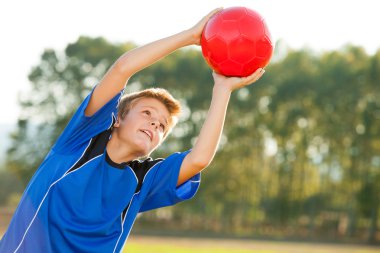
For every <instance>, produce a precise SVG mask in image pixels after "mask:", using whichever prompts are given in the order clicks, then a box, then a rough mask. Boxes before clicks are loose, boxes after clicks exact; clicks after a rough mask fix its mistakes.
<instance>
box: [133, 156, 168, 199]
mask: <svg viewBox="0 0 380 253" xmlns="http://www.w3.org/2000/svg"><path fill="white" fill-rule="evenodd" d="M162 160H163V159H155V160H153V159H152V158H150V157H149V158H147V159H145V160H143V161H140V160H133V161H131V162H129V163H128V165H129V166H130V167H131V168H132V170H133V172H134V173H135V175H136V177H137V179H138V184H137V187H136V191H135V192H139V191H140V190H141V187H142V184H143V181H144V177H145V175H146V174H147V173H148V172H149V170H150V169H151V168H153V166H154V165H155V164H156V163H158V162H160V161H162Z"/></svg>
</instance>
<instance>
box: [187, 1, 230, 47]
mask: <svg viewBox="0 0 380 253" xmlns="http://www.w3.org/2000/svg"><path fill="white" fill-rule="evenodd" d="M222 9H223V8H216V9H214V10H212V11H211V12H210V13H209V14H207V15H206V16H204V17H203V18H202V19H201V20H200V21H199V22H198V23H197V24H196V25H194V26H193V27H192V28H190V29H189V31H190V33H191V35H192V37H193V39H194V44H195V45H200V41H201V35H202V32H203V29H204V27H205V25H206V24H207V22H208V20H209V19H210V18H211V17H212V16H213V15H215V14H216V13H218V12H219V11H221V10H222Z"/></svg>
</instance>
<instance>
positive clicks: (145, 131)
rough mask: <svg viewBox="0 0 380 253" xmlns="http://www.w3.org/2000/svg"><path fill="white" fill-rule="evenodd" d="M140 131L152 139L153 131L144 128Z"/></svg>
mask: <svg viewBox="0 0 380 253" xmlns="http://www.w3.org/2000/svg"><path fill="white" fill-rule="evenodd" d="M141 132H143V133H144V134H146V135H147V136H148V137H149V139H150V141H152V139H153V133H152V132H151V131H149V130H145V129H144V130H141Z"/></svg>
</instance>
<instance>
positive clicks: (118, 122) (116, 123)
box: [113, 115, 120, 127]
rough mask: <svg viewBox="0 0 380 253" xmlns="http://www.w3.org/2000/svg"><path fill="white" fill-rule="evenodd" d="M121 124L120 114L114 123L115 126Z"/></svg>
mask: <svg viewBox="0 0 380 253" xmlns="http://www.w3.org/2000/svg"><path fill="white" fill-rule="evenodd" d="M119 126H120V116H119V115H117V118H116V122H115V124H114V125H113V127H119Z"/></svg>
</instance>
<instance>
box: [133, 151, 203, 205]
mask: <svg viewBox="0 0 380 253" xmlns="http://www.w3.org/2000/svg"><path fill="white" fill-rule="evenodd" d="M189 152H190V151H186V152H182V153H174V154H172V155H170V156H169V157H167V158H166V159H164V160H163V161H161V162H159V163H157V164H156V165H155V168H153V169H155V170H154V171H153V173H154V177H153V180H152V182H151V183H150V184H151V185H150V189H149V192H148V194H147V196H146V198H145V199H144V201H143V203H142V206H141V208H140V212H145V211H148V210H152V209H155V208H160V207H164V206H171V205H174V204H177V203H178V202H181V201H185V200H188V199H191V198H192V197H194V196H195V194H196V192H197V191H198V188H199V185H200V181H201V173H198V174H197V175H195V176H193V177H192V178H190V179H189V180H187V181H186V182H184V183H183V184H182V185H180V186H178V187H177V181H178V176H179V170H180V168H181V164H182V161H183V159H184V158H185V156H186V155H187V154H188V153H189Z"/></svg>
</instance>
